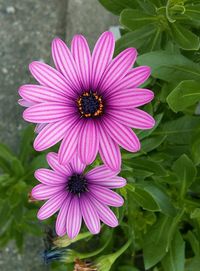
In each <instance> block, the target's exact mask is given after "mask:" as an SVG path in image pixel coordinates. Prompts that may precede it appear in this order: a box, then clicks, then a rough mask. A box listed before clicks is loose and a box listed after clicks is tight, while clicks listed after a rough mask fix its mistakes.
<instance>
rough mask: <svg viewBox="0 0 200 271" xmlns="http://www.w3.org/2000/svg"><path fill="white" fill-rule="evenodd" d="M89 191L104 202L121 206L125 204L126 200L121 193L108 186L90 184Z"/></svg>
mask: <svg viewBox="0 0 200 271" xmlns="http://www.w3.org/2000/svg"><path fill="white" fill-rule="evenodd" d="M89 192H90V193H91V195H92V196H93V197H95V198H96V199H97V200H99V201H100V202H102V203H103V204H106V205H110V206H114V207H120V206H122V205H123V204H124V200H123V198H122V197H121V196H120V195H118V194H117V193H116V192H114V191H112V190H110V189H108V188H106V187H103V186H100V185H93V184H92V185H91V184H90V186H89Z"/></svg>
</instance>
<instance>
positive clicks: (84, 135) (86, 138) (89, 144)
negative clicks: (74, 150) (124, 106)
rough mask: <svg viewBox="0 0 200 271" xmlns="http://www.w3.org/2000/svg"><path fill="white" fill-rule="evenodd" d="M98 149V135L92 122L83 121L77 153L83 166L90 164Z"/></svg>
mask: <svg viewBox="0 0 200 271" xmlns="http://www.w3.org/2000/svg"><path fill="white" fill-rule="evenodd" d="M98 149H99V133H98V130H97V127H96V125H95V122H94V121H93V120H87V121H85V123H84V125H83V126H82V129H81V131H80V136H79V141H78V153H79V156H80V159H81V161H82V162H83V163H84V164H88V165H89V164H91V163H92V162H93V161H94V160H95V158H96V155H97V152H98Z"/></svg>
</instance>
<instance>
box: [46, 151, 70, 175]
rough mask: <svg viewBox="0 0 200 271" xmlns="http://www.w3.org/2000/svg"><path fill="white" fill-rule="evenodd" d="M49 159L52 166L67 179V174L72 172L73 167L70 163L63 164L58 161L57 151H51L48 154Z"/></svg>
mask: <svg viewBox="0 0 200 271" xmlns="http://www.w3.org/2000/svg"><path fill="white" fill-rule="evenodd" d="M47 161H48V164H49V165H50V167H51V168H52V169H53V170H54V171H56V173H58V174H59V175H63V176H64V178H65V180H66V176H69V175H71V174H72V168H71V166H70V165H69V164H65V165H61V164H60V163H59V161H58V154H57V153H55V152H49V153H48V154H47Z"/></svg>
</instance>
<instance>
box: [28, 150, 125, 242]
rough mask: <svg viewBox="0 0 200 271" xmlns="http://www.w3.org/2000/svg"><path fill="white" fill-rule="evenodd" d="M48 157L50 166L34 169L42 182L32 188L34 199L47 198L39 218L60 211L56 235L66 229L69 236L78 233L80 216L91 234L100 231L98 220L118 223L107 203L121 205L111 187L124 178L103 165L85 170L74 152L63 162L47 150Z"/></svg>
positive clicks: (121, 199)
mask: <svg viewBox="0 0 200 271" xmlns="http://www.w3.org/2000/svg"><path fill="white" fill-rule="evenodd" d="M47 161H48V163H49V165H50V166H51V168H52V170H50V169H38V170H36V172H35V177H36V179H38V180H39V181H40V182H41V184H39V185H37V186H35V187H34V188H33V190H32V195H33V197H34V198H35V199H37V200H47V202H46V203H45V204H44V205H43V206H42V207H41V208H40V210H39V212H38V218H39V219H41V220H43V219H47V218H49V217H50V216H52V215H53V214H54V213H56V212H57V211H59V213H58V216H57V220H56V233H57V234H58V235H59V236H63V235H65V234H66V233H67V234H68V236H69V238H75V237H76V236H77V235H78V233H79V231H80V228H81V223H82V218H83V220H84V221H85V224H86V226H87V227H88V229H89V231H90V232H91V233H93V234H97V233H99V231H100V220H101V221H103V222H104V223H105V224H107V225H109V226H110V227H116V226H117V225H118V221H117V218H116V216H115V215H114V213H113V212H112V211H111V210H110V208H109V207H108V206H107V205H109V206H114V207H119V206H122V205H123V198H122V197H121V196H120V195H118V194H117V193H116V192H114V191H112V190H111V189H112V188H119V187H123V186H124V185H125V184H126V181H125V179H123V178H122V177H119V176H116V175H117V173H116V172H113V171H111V170H110V169H109V168H107V167H106V166H98V167H96V168H94V169H92V170H90V171H88V172H85V165H84V164H83V163H82V162H81V161H80V160H79V158H78V156H77V155H75V156H74V157H73V159H72V160H71V162H69V163H68V164H66V165H61V164H60V163H59V160H58V155H57V154H56V153H49V154H48V155H47Z"/></svg>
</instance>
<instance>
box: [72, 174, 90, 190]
mask: <svg viewBox="0 0 200 271" xmlns="http://www.w3.org/2000/svg"><path fill="white" fill-rule="evenodd" d="M67 190H68V191H69V192H70V193H72V194H75V195H80V194H81V193H83V192H85V191H88V189H87V180H86V178H85V176H84V175H83V174H77V173H74V174H73V175H72V176H71V177H69V179H68V183H67Z"/></svg>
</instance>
